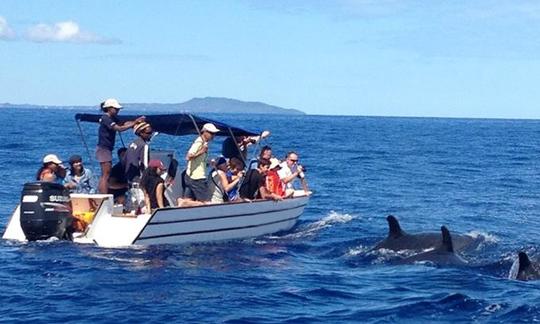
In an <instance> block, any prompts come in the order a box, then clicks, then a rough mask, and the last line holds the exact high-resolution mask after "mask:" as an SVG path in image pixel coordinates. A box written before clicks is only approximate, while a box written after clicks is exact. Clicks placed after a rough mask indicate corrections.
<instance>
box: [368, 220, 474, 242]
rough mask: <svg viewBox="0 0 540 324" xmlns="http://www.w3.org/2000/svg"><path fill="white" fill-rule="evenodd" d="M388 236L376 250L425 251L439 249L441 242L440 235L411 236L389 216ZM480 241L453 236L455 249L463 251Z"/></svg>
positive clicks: (470, 237)
mask: <svg viewBox="0 0 540 324" xmlns="http://www.w3.org/2000/svg"><path fill="white" fill-rule="evenodd" d="M386 220H387V221H388V236H387V237H386V239H384V240H382V241H380V242H379V243H377V245H375V247H374V249H375V250H378V249H388V250H392V251H401V250H415V251H423V250H427V249H433V248H435V247H437V246H438V245H439V244H440V242H441V234H440V233H435V232H433V233H431V232H426V233H414V234H409V233H407V232H405V231H403V230H402V229H401V226H400V225H399V221H398V220H397V218H396V217H394V216H392V215H388V216H387V217H386ZM480 241H482V240H481V239H479V238H474V237H472V236H469V235H461V234H456V235H454V236H453V244H454V249H455V250H456V251H463V250H467V249H471V248H474V247H476V246H477V245H478V244H479V243H480Z"/></svg>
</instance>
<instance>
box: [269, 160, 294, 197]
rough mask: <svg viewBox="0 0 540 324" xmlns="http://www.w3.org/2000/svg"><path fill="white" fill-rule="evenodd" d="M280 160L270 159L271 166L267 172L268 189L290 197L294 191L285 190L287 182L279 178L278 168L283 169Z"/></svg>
mask: <svg viewBox="0 0 540 324" xmlns="http://www.w3.org/2000/svg"><path fill="white" fill-rule="evenodd" d="M280 163H281V162H280V161H279V160H278V159H276V158H271V159H270V167H269V168H268V172H267V173H266V189H268V191H269V192H271V193H274V194H276V195H278V196H280V197H284V198H288V197H290V196H292V194H293V193H294V191H291V192H287V194H286V192H285V184H284V183H283V181H281V179H280V178H279V174H278V170H279V169H281V166H280Z"/></svg>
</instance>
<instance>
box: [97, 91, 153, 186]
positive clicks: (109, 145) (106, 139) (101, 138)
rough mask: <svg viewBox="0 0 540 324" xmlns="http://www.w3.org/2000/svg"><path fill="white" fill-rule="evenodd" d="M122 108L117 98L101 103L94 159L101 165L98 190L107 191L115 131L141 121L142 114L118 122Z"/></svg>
mask: <svg viewBox="0 0 540 324" xmlns="http://www.w3.org/2000/svg"><path fill="white" fill-rule="evenodd" d="M120 109H122V106H121V105H120V103H118V100H116V99H113V98H110V99H107V100H105V101H104V102H102V103H101V110H102V111H103V115H102V116H101V118H100V119H99V130H98V143H97V147H96V160H97V161H98V162H99V164H100V166H101V177H100V178H99V185H98V187H99V192H100V193H108V182H109V176H110V174H111V168H112V151H113V150H114V142H115V140H116V132H123V131H125V130H127V129H130V128H131V127H133V126H134V125H135V123H136V122H139V121H143V120H144V116H141V117H139V118H137V119H136V120H134V121H126V122H123V123H122V122H120V121H119V120H118V112H119V111H120Z"/></svg>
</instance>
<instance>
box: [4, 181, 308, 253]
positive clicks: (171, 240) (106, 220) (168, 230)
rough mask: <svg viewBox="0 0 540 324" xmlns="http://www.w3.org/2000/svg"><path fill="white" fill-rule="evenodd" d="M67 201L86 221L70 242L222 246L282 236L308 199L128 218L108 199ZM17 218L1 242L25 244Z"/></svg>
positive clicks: (205, 207)
mask: <svg viewBox="0 0 540 324" xmlns="http://www.w3.org/2000/svg"><path fill="white" fill-rule="evenodd" d="M70 198H71V199H70V201H71V205H72V212H73V214H78V215H84V217H85V218H86V219H88V220H89V224H88V226H87V227H86V229H85V231H84V232H75V233H74V234H73V238H72V239H73V241H74V242H77V243H92V244H97V245H98V246H103V247H124V246H129V245H153V244H180V243H194V242H212V241H224V240H234V239H242V238H249V237H256V236H260V235H265V234H270V233H276V232H280V231H287V230H290V229H291V228H292V227H293V226H294V225H295V224H296V222H297V220H298V218H299V217H300V215H301V214H302V212H303V211H304V207H305V206H306V204H307V202H308V200H309V196H308V195H306V194H304V192H303V191H298V192H297V195H296V196H295V197H293V198H290V199H284V200H282V201H271V200H256V201H251V202H240V203H226V204H213V205H203V206H195V207H173V208H161V209H157V210H155V211H154V212H153V213H152V214H141V215H130V214H124V213H123V212H122V210H121V208H120V209H119V210H115V208H114V205H113V198H112V195H100V194H95V195H90V194H71V195H70ZM94 206H96V207H94ZM120 207H121V206H120ZM20 215H21V208H20V206H18V207H17V208H16V210H15V212H14V213H13V215H12V216H11V219H10V221H9V223H8V226H7V228H6V231H5V232H4V235H3V238H4V239H9V240H17V241H26V235H25V233H24V232H23V230H22V227H21V217H20Z"/></svg>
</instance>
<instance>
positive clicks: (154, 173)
mask: <svg viewBox="0 0 540 324" xmlns="http://www.w3.org/2000/svg"><path fill="white" fill-rule="evenodd" d="M165 170H166V168H165V166H164V165H163V162H161V160H157V159H152V160H150V162H148V168H146V170H144V173H143V175H142V177H141V188H142V190H143V192H144V202H145V205H146V212H147V213H151V212H152V210H153V209H156V208H164V207H167V206H168V205H169V203H168V201H167V199H166V198H165V182H164V180H163V178H162V177H161V174H162V173H163V172H164V171H165Z"/></svg>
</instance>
